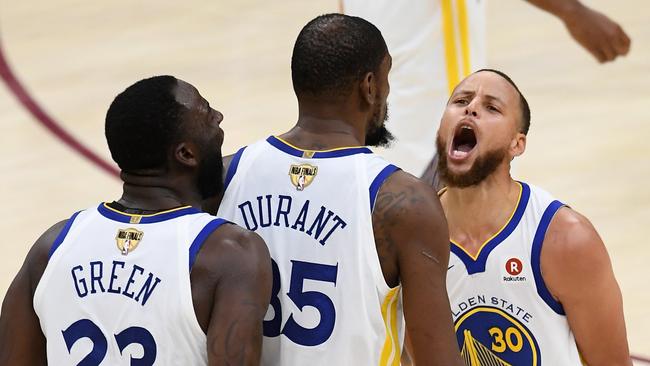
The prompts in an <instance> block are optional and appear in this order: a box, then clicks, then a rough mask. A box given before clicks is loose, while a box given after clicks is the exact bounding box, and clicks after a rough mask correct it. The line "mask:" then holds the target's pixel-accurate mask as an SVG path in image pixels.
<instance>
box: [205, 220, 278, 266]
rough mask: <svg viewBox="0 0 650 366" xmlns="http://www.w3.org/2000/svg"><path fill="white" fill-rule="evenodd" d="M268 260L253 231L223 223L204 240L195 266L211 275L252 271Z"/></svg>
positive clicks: (267, 253) (266, 252) (258, 238)
mask: <svg viewBox="0 0 650 366" xmlns="http://www.w3.org/2000/svg"><path fill="white" fill-rule="evenodd" d="M263 263H270V256H269V251H268V248H267V247H266V244H265V243H264V240H263V239H262V238H261V237H260V236H259V235H257V234H256V233H254V232H252V231H249V230H246V229H243V228H241V227H240V226H237V225H235V224H230V223H227V224H224V225H221V226H220V227H219V228H218V229H217V230H215V231H214V232H213V233H212V234H211V235H210V236H209V237H208V238H207V239H206V241H205V243H204V244H203V246H202V247H201V250H200V252H199V256H198V258H197V261H196V264H195V267H198V268H197V269H198V270H202V269H203V270H207V271H208V272H211V273H213V274H216V273H232V272H233V271H235V272H237V271H241V270H252V271H255V270H256V269H257V268H258V267H265V266H264V265H260V264H263Z"/></svg>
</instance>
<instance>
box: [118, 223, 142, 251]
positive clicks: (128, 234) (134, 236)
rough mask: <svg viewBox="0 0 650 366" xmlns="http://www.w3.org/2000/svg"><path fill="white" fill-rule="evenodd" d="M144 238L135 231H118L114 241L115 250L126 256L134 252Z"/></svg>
mask: <svg viewBox="0 0 650 366" xmlns="http://www.w3.org/2000/svg"><path fill="white" fill-rule="evenodd" d="M143 236H144V232H142V231H139V230H136V229H132V228H131V229H119V230H118V231H117V236H116V237H115V241H117V249H119V250H120V253H122V255H127V254H129V253H131V252H132V251H134V250H135V248H137V247H138V244H140V240H142V237H143Z"/></svg>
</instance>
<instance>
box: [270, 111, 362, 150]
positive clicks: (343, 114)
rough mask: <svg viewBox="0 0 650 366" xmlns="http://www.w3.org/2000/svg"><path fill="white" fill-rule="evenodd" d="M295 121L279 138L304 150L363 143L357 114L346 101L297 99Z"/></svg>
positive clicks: (360, 124) (359, 116)
mask: <svg viewBox="0 0 650 366" xmlns="http://www.w3.org/2000/svg"><path fill="white" fill-rule="evenodd" d="M298 109H299V110H298V122H297V123H296V125H295V126H294V127H293V128H292V129H291V130H289V132H287V133H285V134H283V135H281V136H280V137H281V138H283V139H285V140H287V141H288V142H290V143H291V144H292V145H295V146H297V147H300V148H303V149H305V150H327V149H335V148H339V147H347V146H362V145H365V140H366V129H365V126H364V123H363V116H362V114H361V113H359V112H357V111H355V110H354V109H352V108H350V107H349V106H348V105H346V104H340V103H327V102H322V101H320V102H319V101H308V102H306V101H301V102H300V103H299V106H298Z"/></svg>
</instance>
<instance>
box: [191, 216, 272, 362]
mask: <svg viewBox="0 0 650 366" xmlns="http://www.w3.org/2000/svg"><path fill="white" fill-rule="evenodd" d="M191 281H192V298H193V301H194V309H195V313H196V316H197V319H198V320H199V324H200V325H201V327H202V328H203V330H204V332H206V334H207V337H208V344H207V347H208V365H210V366H216V365H259V362H260V355H261V350H262V322H263V320H264V315H265V314H266V310H267V308H268V305H269V299H270V298H271V285H272V283H271V281H272V274H271V258H270V257H269V252H268V249H267V247H266V244H265V243H264V241H263V240H262V238H260V237H259V236H258V235H257V234H255V233H252V232H249V231H246V230H244V229H242V228H240V227H238V226H236V225H223V226H222V227H220V228H219V229H217V230H216V231H215V232H214V233H213V234H212V235H211V236H210V237H209V238H208V240H207V241H206V243H205V244H204V245H203V247H202V248H201V250H200V252H199V255H198V256H197V260H196V263H195V265H194V267H193V269H192V274H191Z"/></svg>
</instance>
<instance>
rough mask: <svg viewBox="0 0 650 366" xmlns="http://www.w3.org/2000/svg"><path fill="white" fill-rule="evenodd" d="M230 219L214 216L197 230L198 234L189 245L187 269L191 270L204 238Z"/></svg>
mask: <svg viewBox="0 0 650 366" xmlns="http://www.w3.org/2000/svg"><path fill="white" fill-rule="evenodd" d="M228 223H230V221H227V220H224V219H221V218H216V219H214V220H212V221H210V222H208V223H207V224H206V225H205V226H204V227H203V229H201V231H200V232H199V234H198V235H197V236H196V238H195V239H194V241H193V242H192V244H191V245H190V260H189V271H190V272H192V267H193V266H194V262H195V261H196V256H197V255H198V254H199V251H200V250H201V247H202V246H203V243H205V240H206V239H207V238H208V236H210V234H212V233H213V232H214V231H215V230H217V229H218V228H219V227H221V225H223V224H228Z"/></svg>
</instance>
